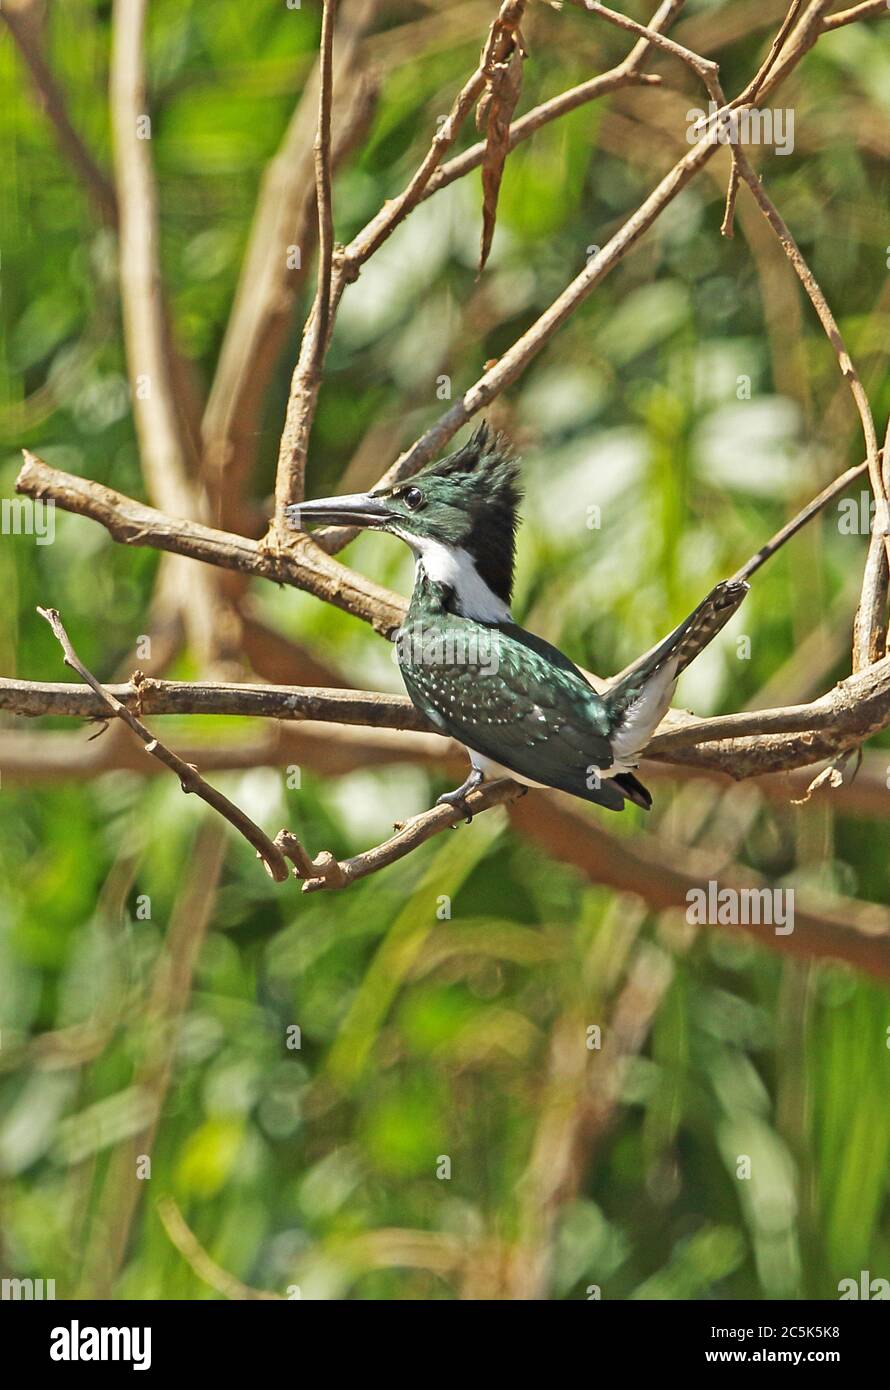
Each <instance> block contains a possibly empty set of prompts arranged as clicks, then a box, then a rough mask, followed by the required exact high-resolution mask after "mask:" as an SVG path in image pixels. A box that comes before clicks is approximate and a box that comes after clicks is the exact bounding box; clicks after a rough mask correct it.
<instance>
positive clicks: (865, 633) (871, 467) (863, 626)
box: [739, 152, 890, 670]
mask: <svg viewBox="0 0 890 1390" xmlns="http://www.w3.org/2000/svg"><path fill="white" fill-rule="evenodd" d="M739 172H740V174H741V177H742V178H743V179H744V181H745V183H746V184H747V185H748V187H749V188H750V190H751V192H752V193H753V195H754V200H755V202H756V203H757V206H758V207H759V208H760V211H761V212H762V213H763V215H764V217H765V218H766V220H767V222H768V223H769V225H770V226H771V227H772V229H773V231H774V232H775V234H776V236H777V237H778V239H779V242H780V244H781V246H782V250H783V251H784V252H785V255H786V256H787V257H788V259H789V261H790V262H791V265H792V267H793V269H794V272H795V274H796V275H797V278H798V279H799V280H800V282H801V284H802V285H803V287H804V289H805V290H806V292H807V295H808V297H809V300H810V303H811V304H812V305H813V308H814V309H815V310H816V313H817V315H818V317H819V322H820V323H821V324H822V327H823V328H824V330H825V333H826V336H827V338H828V341H829V342H830V343H831V346H832V347H833V348H834V351H835V355H836V356H837V359H838V364H839V366H840V369H841V375H842V376H843V378H844V380H845V381H846V382H847V385H848V386H849V388H850V394H851V395H852V397H853V401H854V404H855V406H856V409H857V411H858V413H859V419H860V422H861V424H862V433H863V436H864V438H865V451H866V459H867V463H868V473H869V478H870V480H871V487H872V492H873V494H874V498H875V504H876V507H877V518H876V523H875V530H876V532H878V531H879V532H880V534H881V536H882V543H883V545H884V547H885V553H886V555H887V557H888V560H890V531H888V527H887V492H886V488H885V484H884V477H883V474H882V471H881V460H880V451H879V449H878V438H877V433H876V431H875V422H874V417H873V415H872V412H871V406H870V405H869V402H868V396H867V394H866V392H865V388H864V387H863V385H862V382H861V380H860V378H859V374H858V372H857V371H856V368H855V366H854V365H853V361H852V359H851V357H850V354H849V352H848V351H847V347H846V344H845V343H844V340H843V337H842V335H841V331H840V329H839V328H838V325H837V321H836V319H835V317H834V314H833V313H832V312H831V309H830V307H829V305H828V301H827V300H826V298H825V295H824V294H823V292H822V288H821V286H820V285H819V282H818V281H817V280H816V277H815V276H814V275H813V272H812V271H811V270H810V268H809V266H808V265H807V263H806V261H805V259H804V257H803V255H802V254H801V251H800V248H799V247H798V245H797V242H796V241H795V240H794V237H793V236H792V235H791V232H790V230H789V228H788V226H787V224H786V223H785V221H784V219H783V218H782V216H781V214H780V213H779V212H778V210H777V209H776V207H775V205H774V203H773V202H772V200H771V199H770V198H769V196H768V195H767V193H766V191H765V189H764V187H763V184H762V182H761V180H760V179H759V178H758V176H757V174H756V173H755V172H754V170H753V169H752V168H751V165H750V163H749V162H748V159H747V156H745V155H744V154H742V153H741V152H739ZM886 578H887V570H886V567H884V568H883V569H881V570H880V571H877V570H876V569H875V568H874V567H872V566H869V565H866V571H865V576H864V579H863V589H862V597H861V599H860V603H859V609H858V612H857V615H856V624H855V632H854V642H853V669H854V670H860V669H861V668H862V667H863V666H865V665H868V664H869V662H872V661H877V660H879V659H880V657H881V656H883V654H884V635H885V632H886V607H887V582H886Z"/></svg>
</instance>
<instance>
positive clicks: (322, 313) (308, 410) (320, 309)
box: [275, 0, 337, 546]
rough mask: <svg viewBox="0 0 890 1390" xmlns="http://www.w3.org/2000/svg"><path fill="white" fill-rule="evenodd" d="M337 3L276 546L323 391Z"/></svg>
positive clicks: (329, 5) (325, 73)
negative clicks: (313, 265) (313, 263)
mask: <svg viewBox="0 0 890 1390" xmlns="http://www.w3.org/2000/svg"><path fill="white" fill-rule="evenodd" d="M336 18H337V0H323V10H322V20H321V40H320V47H319V83H318V128H317V130H316V135H315V145H314V147H313V148H314V157H315V195H316V203H317V207H318V278H317V282H316V288H315V299H314V301H313V304H312V308H311V310H310V313H309V318H308V320H307V322H306V327H305V329H304V331H303V341H302V343H301V345H300V355H299V359H298V361H297V365H296V368H295V369H294V374H293V379H292V381H291V386H290V393H289V396H288V402H287V412H286V415H285V421H284V429H283V431H282V434H281V443H280V445H279V449H278V471H277V475H276V482H275V498H276V524H277V526H278V531H277V538H278V542H279V546H281V545H283V543H284V542H285V541H286V540H287V528H286V525H285V523H284V508H285V507H286V506H288V505H289V504H290V503H292V502H299V501H301V500H302V498H303V487H304V478H305V473H306V455H307V452H308V449H309V433H310V431H311V429H312V420H313V417H314V415H315V404H316V401H317V399H318V392H319V389H320V387H321V368H322V363H323V361H324V355H325V348H326V346H327V338H328V326H329V323H330V318H331V275H332V263H333V255H334V214H333V207H332V187H331V108H332V105H333V69H334V25H335V23H336Z"/></svg>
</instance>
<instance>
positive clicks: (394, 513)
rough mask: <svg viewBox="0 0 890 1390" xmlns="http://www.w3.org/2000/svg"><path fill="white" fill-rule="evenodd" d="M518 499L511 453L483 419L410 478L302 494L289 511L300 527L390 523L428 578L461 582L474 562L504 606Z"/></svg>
mask: <svg viewBox="0 0 890 1390" xmlns="http://www.w3.org/2000/svg"><path fill="white" fill-rule="evenodd" d="M519 501H520V491H519V485H518V466H517V464H516V461H515V460H514V459H513V458H512V457H511V456H510V453H509V451H508V449H507V448H506V447H505V445H504V442H503V440H502V439H501V438H500V436H498V435H492V434H491V432H490V431H489V429H488V426H487V425H485V424H483V425H480V427H479V428H478V429H477V430H476V432H475V434H473V436H472V437H471V438H470V440H469V441H468V442H467V443H466V444H465V445H464V446H463V448H462V449H458V451H457V452H456V453H454V454H449V455H448V456H447V457H446V458H443V459H438V460H436V462H434V463H430V464H427V466H426V467H425V468H423V469H422V470H421V471H420V472H419V473H417V474H416V475H415V476H414V477H413V478H409V479H406V480H405V481H404V482H399V483H395V484H393V486H392V487H386V488H379V489H377V490H376V491H374V492H367V493H354V494H352V495H351V496H344V497H325V498H322V499H320V500H318V501H312V502H301V503H299V504H297V505H295V506H292V507H288V508H287V514H288V520H289V521H290V522H291V524H292V525H294V526H297V527H299V528H300V529H303V528H305V526H306V525H307V524H313V525H317V524H322V523H327V524H329V525H333V526H361V527H364V528H366V529H368V530H375V531H388V532H389V533H390V535H393V536H398V537H399V539H400V540H403V541H405V542H406V543H407V544H408V545H410V547H411V549H412V550H413V551H414V553H415V555H416V556H417V558H418V560H419V561H420V562H421V563H422V564H423V565H424V568H425V569H426V572H427V574H428V575H429V577H430V578H431V579H438V580H440V581H441V582H443V583H446V584H448V583H452V579H453V580H454V582H453V583H452V587H454V588H456V589H457V588H459V587H460V581H459V576H460V575H461V574H462V575H463V581H464V586H465V587H466V582H467V579H468V578H472V575H471V569H472V570H475V575H476V576H478V578H479V579H481V581H482V583H483V584H484V585H485V587H486V588H487V589H488V590H489V591H490V593H491V594H492V595H493V596H494V597H495V598H496V599H497V600H499V602H500V604H501V606H502V607H503V608H504V609H506V608H507V607H508V606H509V603H510V592H511V590H512V587H513V555H514V549H515V539H516V526H517V522H518V507H519ZM449 576H450V577H449ZM455 576H457V577H458V578H455ZM458 597H460V595H458Z"/></svg>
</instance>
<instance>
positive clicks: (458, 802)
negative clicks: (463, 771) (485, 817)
mask: <svg viewBox="0 0 890 1390" xmlns="http://www.w3.org/2000/svg"><path fill="white" fill-rule="evenodd" d="M481 781H482V773H481V772H480V771H479V770H478V768H475V767H474V768H473V771H472V772H471V773H470V775H469V777H468V778H467V780H466V782H463V783H461V785H460V786H459V787H455V789H454V791H453V792H443V793H442V795H441V796H439V797H437V798H436V805H437V806H456V807H458V808H459V809H460V810H461V811H463V813H464V815H465V816H466V821H467V825H469V824H470V823H471V821H472V819H473V812H472V809H471V808H470V806H469V804H468V802H467V797H468V796H469V794H470V792H472V791H475V790H476V788H477V787H478V786H479V783H480V782H481Z"/></svg>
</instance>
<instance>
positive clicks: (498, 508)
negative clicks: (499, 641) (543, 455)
mask: <svg viewBox="0 0 890 1390" xmlns="http://www.w3.org/2000/svg"><path fill="white" fill-rule="evenodd" d="M424 476H426V477H436V478H448V479H449V480H451V481H453V482H455V483H458V482H459V483H460V498H461V506H462V507H465V508H466V510H467V512H468V514H469V516H470V518H471V522H472V529H471V533H470V540H469V542H468V544H467V549H468V550H469V551H470V552H471V554H472V555H473V558H474V560H475V562H476V568H477V570H478V571H479V573H480V575H481V576H482V578H483V579H484V580H485V582H486V584H487V585H488V586H489V588H490V589H491V590H492V591H493V592H494V593H496V594H497V595H498V597H499V598H500V599H502V600H503V601H504V603H506V604H509V602H510V595H511V593H512V590H513V560H514V553H515V548H516V528H517V526H518V524H519V504H520V502H521V500H522V492H521V489H520V486H519V464H518V463H517V461H516V459H515V458H514V457H513V455H512V453H511V452H510V446H509V444H508V442H507V441H506V440H505V439H504V437H503V435H500V434H493V433H492V431H491V430H490V429H489V427H488V425H487V424H486V423H485V422H484V421H483V423H482V424H481V425H480V426H479V428H478V429H477V430H475V431H474V433H473V434H472V435H471V436H470V438H469V440H468V441H467V443H466V444H464V445H463V447H462V448H460V449H458V450H457V452H456V453H453V454H448V455H447V457H445V458H442V459H437V460H436V461H435V462H434V463H431V464H428V465H427V466H426V468H424V469H422V470H421V472H420V473H419V474H418V479H420V478H421V477H424Z"/></svg>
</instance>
